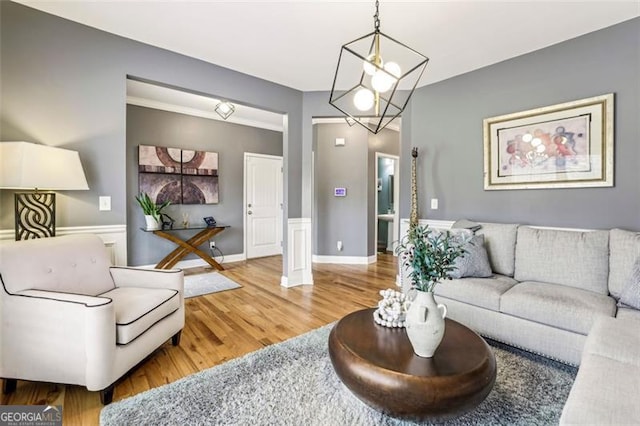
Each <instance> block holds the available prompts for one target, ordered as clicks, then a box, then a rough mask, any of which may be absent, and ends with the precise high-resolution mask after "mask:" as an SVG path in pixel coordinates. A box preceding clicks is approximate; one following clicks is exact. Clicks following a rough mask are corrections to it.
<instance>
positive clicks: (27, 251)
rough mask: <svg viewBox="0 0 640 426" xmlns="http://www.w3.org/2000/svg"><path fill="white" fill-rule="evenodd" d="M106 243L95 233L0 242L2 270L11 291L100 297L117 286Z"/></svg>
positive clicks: (7, 289) (5, 283) (0, 266)
mask: <svg viewBox="0 0 640 426" xmlns="http://www.w3.org/2000/svg"><path fill="white" fill-rule="evenodd" d="M109 266H111V264H110V259H109V255H108V254H107V250H106V249H105V247H104V242H103V241H102V240H101V239H100V238H99V237H97V236H95V235H89V234H84V235H66V236H63V237H55V238H38V239H34V240H26V241H16V242H13V243H11V244H1V245H0V270H1V271H2V280H3V283H4V285H5V289H6V291H7V292H8V293H10V294H12V293H17V292H19V291H21V290H45V291H53V292H60V293H75V294H85V295H88V296H97V295H98V294H100V293H104V292H105V291H108V290H111V289H113V288H114V287H115V285H114V283H113V279H112V278H111V275H110V274H109Z"/></svg>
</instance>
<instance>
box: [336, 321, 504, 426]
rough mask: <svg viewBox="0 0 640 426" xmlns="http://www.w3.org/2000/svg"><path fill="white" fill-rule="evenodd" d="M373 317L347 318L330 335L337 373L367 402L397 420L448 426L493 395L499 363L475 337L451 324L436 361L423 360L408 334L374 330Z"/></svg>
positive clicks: (430, 359)
mask: <svg viewBox="0 0 640 426" xmlns="http://www.w3.org/2000/svg"><path fill="white" fill-rule="evenodd" d="M373 311H374V310H373V309H365V310H362V311H357V312H353V313H351V314H349V315H347V316H346V317H344V318H342V319H341V320H340V321H338V323H337V324H336V326H335V327H334V328H333V330H332V331H331V334H330V335H329V355H330V356H331V362H332V363H333V367H334V368H335V371H336V373H337V374H338V377H340V379H341V380H342V382H343V383H344V384H345V385H346V386H347V387H348V388H349V389H350V390H351V391H352V392H353V393H354V394H355V395H356V396H357V397H358V398H360V399H361V400H362V401H364V402H365V403H367V404H369V405H370V406H372V407H374V408H376V409H378V410H381V411H383V412H385V413H387V414H389V415H392V416H397V417H412V418H420V419H423V418H428V419H430V420H446V419H448V418H452V417H457V416H460V415H462V414H464V413H466V412H467V411H470V410H471V409H473V408H475V407H476V406H477V405H478V404H480V403H481V402H482V401H483V400H484V399H485V398H486V396H487V395H488V394H489V392H491V389H492V388H493V384H494V383H495V380H496V360H495V357H494V355H493V352H492V351H491V349H490V348H489V345H487V343H486V342H485V341H484V340H483V339H482V338H481V337H480V336H478V335H477V334H476V333H474V332H473V331H471V330H469V329H468V328H467V327H465V326H464V325H462V324H460V323H458V322H456V321H453V320H450V319H448V318H447V319H446V328H445V334H444V338H443V339H442V343H441V344H440V346H439V347H438V349H437V351H436V353H435V354H434V356H433V358H421V357H419V356H417V355H415V354H414V352H413V348H412V347H411V343H410V342H409V338H408V337H407V333H406V331H405V329H404V328H400V329H398V328H387V327H382V326H380V325H377V324H375V323H374V322H373Z"/></svg>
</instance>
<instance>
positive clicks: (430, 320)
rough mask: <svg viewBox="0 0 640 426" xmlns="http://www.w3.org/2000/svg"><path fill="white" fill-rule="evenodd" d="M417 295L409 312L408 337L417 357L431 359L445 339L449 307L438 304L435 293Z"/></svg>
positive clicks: (424, 292)
mask: <svg viewBox="0 0 640 426" xmlns="http://www.w3.org/2000/svg"><path fill="white" fill-rule="evenodd" d="M416 293H417V294H416V297H415V299H413V301H411V305H410V306H409V310H408V311H407V319H406V325H405V327H406V329H407V336H408V337H409V341H410V342H411V345H412V346H413V351H414V352H415V353H416V355H418V356H421V357H423V358H431V357H433V354H434V353H435V352H436V349H438V346H439V345H440V342H441V341H442V338H443V337H444V324H445V323H444V318H445V317H446V316H447V307H446V306H445V305H443V304H437V303H436V300H435V299H434V298H433V292H426V291H417V292H416Z"/></svg>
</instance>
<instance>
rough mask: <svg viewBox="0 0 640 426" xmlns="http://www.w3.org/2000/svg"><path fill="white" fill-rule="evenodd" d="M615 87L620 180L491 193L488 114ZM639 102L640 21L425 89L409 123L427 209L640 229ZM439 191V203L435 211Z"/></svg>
mask: <svg viewBox="0 0 640 426" xmlns="http://www.w3.org/2000/svg"><path fill="white" fill-rule="evenodd" d="M433 60H437V59H433ZM426 72H429V68H428V67H427V71H426ZM611 92H613V93H615V108H616V110H615V187H613V188H580V189H536V190H510V191H484V190H483V136H482V120H483V119H484V118H487V117H493V116H496V115H501V114H505V113H511V112H516V111H523V110H527V109H531V108H536V107H540V106H546V105H553V104H556V103H561V102H566V101H572V100H577V99H582V98H588V97H591V96H596V95H601V94H605V93H611ZM639 99H640V19H634V20H631V21H627V22H625V23H622V24H619V25H616V26H613V27H610V28H607V29H604V30H601V31H597V32H594V33H590V34H587V35H585V36H582V37H579V38H576V39H573V40H569V41H566V42H563V43H560V44H557V45H554V46H551V47H548V48H546V49H542V50H539V51H536V52H533V53H530V54H527V55H523V56H520V57H517V58H514V59H511V60H508V61H505V62H502V63H499V64H496V65H493V66H490V67H486V68H483V69H481V70H478V71H474V72H471V73H468V74H465V75H461V76H459V77H455V78H452V79H449V80H446V81H443V82H440V83H437V84H433V85H430V86H426V87H423V88H421V89H419V90H418V91H417V92H416V93H415V94H414V96H413V98H412V107H411V110H410V112H409V115H407V114H404V115H403V120H404V119H406V118H408V119H409V120H410V121H411V123H412V124H411V141H412V142H411V146H417V147H419V148H420V157H419V158H418V160H419V168H418V178H419V185H418V189H419V195H418V197H419V214H420V216H421V217H423V218H425V217H426V218H431V219H448V220H454V219H459V218H471V219H475V220H482V221H499V222H518V223H528V224H538V225H548V226H564V227H577V228H610V227H623V228H629V229H636V230H637V229H640V172H639V170H640V167H638V164H639V163H640V119H639V117H640V101H639ZM403 136H404V135H403ZM411 146H409V145H403V146H402V160H403V165H404V164H406V165H407V167H403V168H402V170H401V173H402V181H401V183H402V186H401V188H402V189H401V200H402V201H401V217H408V216H409V205H410V180H409V176H410V167H409V164H410V161H409V160H410V158H411V155H410V150H411ZM434 197H436V198H438V199H439V201H440V208H439V209H438V210H431V209H428V208H427V206H428V205H429V199H430V198H434Z"/></svg>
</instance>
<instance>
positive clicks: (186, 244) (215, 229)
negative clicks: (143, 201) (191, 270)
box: [140, 225, 229, 271]
mask: <svg viewBox="0 0 640 426" xmlns="http://www.w3.org/2000/svg"><path fill="white" fill-rule="evenodd" d="M227 228H229V225H216V226H194V227H190V228H174V229H156V230H154V231H149V230H146V229H144V228H140V229H142V230H143V231H145V232H153V233H154V234H155V235H157V236H159V237H162V238H164V239H166V240H169V241H171V242H173V243H175V244H176V245H177V246H178V247H177V248H176V249H175V250H173V251H172V252H171V253H169V254H168V255H166V256H165V257H164V259H162V260H161V261H160V262H158V264H157V265H156V269H171V268H173V267H174V266H175V264H176V263H178V262H179V261H180V260H182V259H183V258H184V257H185V256H186V255H188V254H189V253H195V254H197V255H198V256H200V258H201V259H202V260H204V261H205V262H207V263H208V264H209V265H211V266H212V267H214V268H216V269H217V270H219V271H223V270H224V268H223V267H222V265H220V264H219V263H218V262H216V261H215V259H214V258H213V257H211V256H210V255H209V254H207V253H205V252H203V251H202V250H200V249H199V248H198V246H200V245H201V244H202V243H204V242H205V241H207V240H209V239H210V238H212V237H214V236H215V235H217V234H219V233H220V232H222V231H224V230H225V229H227ZM179 231H198V232H197V233H196V234H195V235H194V236H193V237H191V238H189V239H188V240H186V241H185V240H183V239H181V238H180V237H178V235H176V233H177V232H179Z"/></svg>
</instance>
